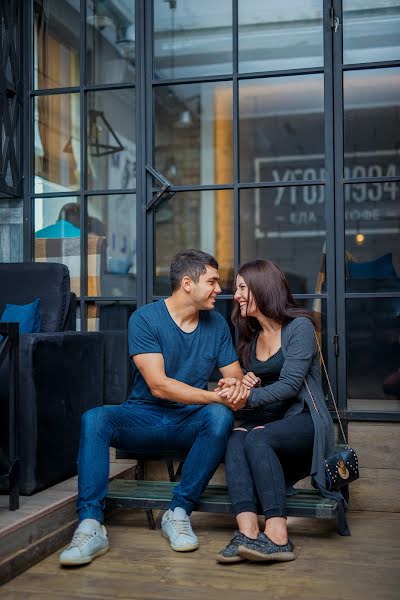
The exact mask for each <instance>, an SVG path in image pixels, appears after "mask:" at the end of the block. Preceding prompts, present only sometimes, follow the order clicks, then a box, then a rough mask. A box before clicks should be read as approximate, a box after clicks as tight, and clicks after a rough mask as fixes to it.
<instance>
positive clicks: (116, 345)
mask: <svg viewBox="0 0 400 600" xmlns="http://www.w3.org/2000/svg"><path fill="white" fill-rule="evenodd" d="M135 310H136V304H135V303H134V302H106V301H96V302H88V303H87V323H88V330H89V331H101V332H102V333H103V338H104V404H121V402H125V400H126V399H127V397H128V393H129V390H130V389H131V387H132V385H133V380H132V374H133V371H132V361H131V359H130V358H129V352H128V322H129V317H130V316H131V314H132V313H133V312H134V311H135Z"/></svg>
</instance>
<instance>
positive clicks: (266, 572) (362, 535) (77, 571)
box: [0, 511, 400, 600]
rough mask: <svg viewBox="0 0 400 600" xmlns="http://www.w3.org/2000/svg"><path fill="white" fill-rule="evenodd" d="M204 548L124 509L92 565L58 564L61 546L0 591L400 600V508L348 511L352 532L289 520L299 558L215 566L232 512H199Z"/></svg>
mask: <svg viewBox="0 0 400 600" xmlns="http://www.w3.org/2000/svg"><path fill="white" fill-rule="evenodd" d="M192 522H193V526H194V528H195V530H196V532H197V533H198V535H199V539H200V549H199V550H197V551H196V552H192V553H186V554H183V553H182V554H179V553H176V552H173V551H172V550H170V549H169V546H168V543H167V541H166V540H165V539H164V538H162V537H161V533H160V531H150V530H149V529H148V527H147V520H146V516H145V514H144V512H143V511H121V512H119V513H117V514H114V515H113V516H112V517H111V518H110V519H109V520H108V522H107V524H106V525H107V528H108V532H109V537H110V541H111V549H110V551H109V552H108V553H107V554H106V555H104V556H102V557H99V558H97V559H96V560H95V561H94V562H93V563H92V564H91V565H88V566H85V567H79V568H74V569H65V568H64V569H63V568H60V567H59V565H58V558H57V557H58V553H55V554H53V555H51V556H49V557H48V558H47V559H45V560H43V561H42V562H40V563H39V564H37V565H36V566H34V567H32V568H31V569H29V570H28V571H26V572H25V573H23V574H22V575H20V576H19V577H17V578H15V579H13V580H12V581H10V582H9V583H7V584H6V585H5V586H4V587H3V588H1V589H0V597H1V598H3V597H4V598H7V600H14V599H21V600H22V599H23V600H29V599H40V600H42V599H47V598H49V599H56V600H63V599H65V600H67V599H68V600H70V599H73V598H76V599H82V600H83V599H85V600H87V599H93V600H95V599H96V600H97V599H98V600H102V599H110V600H111V599H112V600H115V599H116V598H118V599H120V600H121V599H128V598H129V599H138V600H145V599H146V600H147V599H151V600H158V599H159V600H161V599H162V600H165V599H166V598H168V599H171V600H182V599H187V600H221V599H223V600H253V599H254V600H268V599H274V600H275V599H276V600H278V599H279V600H280V599H282V600H301V599H307V600H358V599H360V600H361V599H362V600H366V599H379V600H392V599H393V600H395V599H396V600H397V599H398V597H399V592H398V590H399V586H400V574H399V573H400V569H399V567H400V559H399V556H400V514H398V513H372V512H360V513H352V514H350V515H349V523H350V526H351V529H352V534H353V535H352V537H348V538H346V537H345V538H343V537H340V536H338V535H337V533H336V531H335V526H334V524H333V523H331V522H329V521H316V520H315V519H306V518H293V519H289V525H290V531H291V537H292V539H293V541H294V543H295V545H296V548H297V550H298V553H299V554H298V558H297V560H296V561H294V562H291V563H281V564H278V563H276V564H269V565H268V564H266V565H262V564H251V563H242V564H239V565H219V564H217V563H216V562H215V554H216V553H217V551H218V550H220V549H221V548H222V547H223V546H225V544H226V543H227V542H228V540H229V537H230V533H231V531H232V528H233V518H232V517H231V516H230V515H212V514H204V513H195V514H194V515H193V519H192Z"/></svg>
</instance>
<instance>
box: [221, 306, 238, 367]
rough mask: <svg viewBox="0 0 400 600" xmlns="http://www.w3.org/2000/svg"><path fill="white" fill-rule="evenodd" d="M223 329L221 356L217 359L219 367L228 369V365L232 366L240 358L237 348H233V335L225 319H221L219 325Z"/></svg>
mask: <svg viewBox="0 0 400 600" xmlns="http://www.w3.org/2000/svg"><path fill="white" fill-rule="evenodd" d="M219 326H220V328H221V330H222V331H221V344H220V347H219V355H218V357H217V367H218V368H220V367H226V366H227V365H230V364H232V363H233V362H235V361H236V360H238V356H237V354H236V352H235V348H234V347H233V342H232V335H231V332H230V331H229V327H228V324H227V322H226V321H225V319H224V318H223V317H221V322H220V324H219Z"/></svg>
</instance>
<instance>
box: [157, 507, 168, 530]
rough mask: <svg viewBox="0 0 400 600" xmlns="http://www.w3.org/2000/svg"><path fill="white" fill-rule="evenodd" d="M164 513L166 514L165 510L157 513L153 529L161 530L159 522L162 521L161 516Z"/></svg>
mask: <svg viewBox="0 0 400 600" xmlns="http://www.w3.org/2000/svg"><path fill="white" fill-rule="evenodd" d="M165 512H166V511H165V510H160V512H159V513H158V517H157V519H156V525H155V529H161V521H162V518H163V515H164V513H165Z"/></svg>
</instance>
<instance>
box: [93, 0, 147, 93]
mask: <svg viewBox="0 0 400 600" xmlns="http://www.w3.org/2000/svg"><path fill="white" fill-rule="evenodd" d="M86 27H87V29H86V36H87V54H86V56H87V82H88V83H89V84H101V83H132V82H133V81H134V78H135V64H136V51H135V0H124V1H123V2H121V1H120V0H106V1H103V2H98V1H97V0H89V1H88V3H87V14H86Z"/></svg>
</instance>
